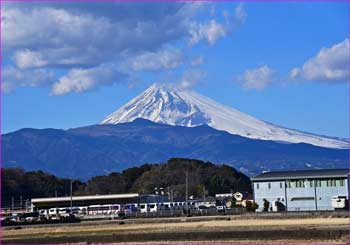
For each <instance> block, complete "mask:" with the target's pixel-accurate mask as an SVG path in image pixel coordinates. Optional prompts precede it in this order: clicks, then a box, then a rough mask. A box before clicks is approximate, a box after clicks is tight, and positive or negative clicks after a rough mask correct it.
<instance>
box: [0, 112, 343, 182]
mask: <svg viewBox="0 0 350 245" xmlns="http://www.w3.org/2000/svg"><path fill="white" fill-rule="evenodd" d="M105 122H107V121H105ZM2 153H3V154H2V166H3V167H14V166H19V167H22V168H24V169H26V170H43V171H48V172H51V173H54V174H56V175H58V176H62V177H74V178H81V179H87V178H89V177H91V176H95V175H101V174H106V173H109V172H111V171H119V170H122V169H126V168H128V167H131V166H138V165H141V164H143V163H155V162H159V163H160V162H165V161H166V160H168V159H169V158H172V157H185V158H195V159H202V160H205V161H211V162H215V163H225V164H228V165H232V166H233V167H235V168H236V169H239V170H241V171H243V172H244V173H247V174H249V175H253V174H256V173H259V172H261V171H264V170H270V169H274V170H281V169H284V170H290V169H305V168H341V167H345V166H346V164H347V159H348V151H347V150H346V149H335V148H325V147H319V146H315V145H311V144H306V143H285V142H284V143H282V142H276V141H271V140H259V139H251V138H247V137H242V136H240V135H234V134H230V133H228V132H226V131H220V130H217V129H214V128H212V127H209V126H207V125H200V126H194V127H185V126H172V125H166V124H160V123H154V122H152V121H149V120H145V119H136V120H134V121H132V122H127V123H118V124H115V125H114V124H101V125H92V126H86V127H80V128H73V129H69V130H58V129H29V128H25V129H21V130H18V131H15V132H12V133H8V134H5V135H3V136H2Z"/></svg>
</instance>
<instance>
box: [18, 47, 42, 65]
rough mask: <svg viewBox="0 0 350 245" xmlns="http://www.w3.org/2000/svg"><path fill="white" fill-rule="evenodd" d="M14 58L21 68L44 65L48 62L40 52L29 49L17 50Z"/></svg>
mask: <svg viewBox="0 0 350 245" xmlns="http://www.w3.org/2000/svg"><path fill="white" fill-rule="evenodd" d="M13 59H14V61H15V63H16V65H17V67H19V68H33V67H42V66H45V65H47V63H48V62H47V61H45V60H43V58H42V55H41V54H40V53H39V52H35V51H31V50H29V49H25V50H19V51H16V52H15V54H14V57H13Z"/></svg>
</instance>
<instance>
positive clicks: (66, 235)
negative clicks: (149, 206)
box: [2, 217, 350, 244]
mask: <svg viewBox="0 0 350 245" xmlns="http://www.w3.org/2000/svg"><path fill="white" fill-rule="evenodd" d="M209 219H210V218H209ZM159 221H162V222H161V223H157V219H153V220H152V221H151V222H148V221H147V220H144V221H140V220H139V221H137V222H136V223H134V222H130V221H128V220H125V221H121V220H116V221H113V222H111V221H109V222H104V221H95V222H85V223H81V224H74V225H69V224H65V225H51V226H23V227H21V229H18V228H17V229H15V228H14V227H12V228H8V229H5V228H4V229H3V230H2V243H67V242H68V243H126V242H131V243H135V242H139V243H145V242H152V243H154V242H158V243H187V244H189V243H191V244H193V243H218V242H220V243H325V244H329V243H347V242H349V236H348V234H349V233H348V230H349V222H350V220H349V218H304V219H237V218H236V217H235V218H230V217H225V219H223V220H215V219H214V220H208V219H206V220H201V219H195V220H194V219H188V218H176V219H168V220H167V221H168V222H166V223H165V222H164V219H161V220H159Z"/></svg>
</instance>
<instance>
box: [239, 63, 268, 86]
mask: <svg viewBox="0 0 350 245" xmlns="http://www.w3.org/2000/svg"><path fill="white" fill-rule="evenodd" d="M274 74H275V71H274V70H272V69H271V68H270V67H268V66H267V65H264V66H260V67H258V68H255V69H250V70H246V71H245V72H244V74H243V75H242V76H240V77H239V81H240V82H241V83H242V86H243V87H244V88H246V89H256V90H262V89H264V88H265V87H266V86H268V85H270V84H272V83H273V82H274V81H275V79H274Z"/></svg>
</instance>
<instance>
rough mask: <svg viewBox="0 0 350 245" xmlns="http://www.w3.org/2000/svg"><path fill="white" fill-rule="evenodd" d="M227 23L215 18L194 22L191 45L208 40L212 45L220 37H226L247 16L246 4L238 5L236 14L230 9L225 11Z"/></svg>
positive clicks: (191, 31) (191, 28) (191, 29)
mask: <svg viewBox="0 0 350 245" xmlns="http://www.w3.org/2000/svg"><path fill="white" fill-rule="evenodd" d="M223 16H224V19H225V23H220V22H218V21H216V20H215V19H211V20H209V21H207V22H193V23H191V27H190V35H191V38H190V40H189V44H190V45H194V44H197V43H199V42H200V41H203V40H204V41H206V42H207V43H209V44H210V45H213V44H215V43H216V42H217V41H218V40H219V39H221V38H224V37H226V36H227V35H228V34H229V33H230V32H232V31H233V29H234V28H236V27H238V26H240V25H241V24H243V23H244V22H245V20H246V18H247V13H246V12H245V9H244V5H243V4H242V3H240V4H239V5H238V6H236V8H235V10H234V14H231V13H230V12H228V11H224V12H223Z"/></svg>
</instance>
